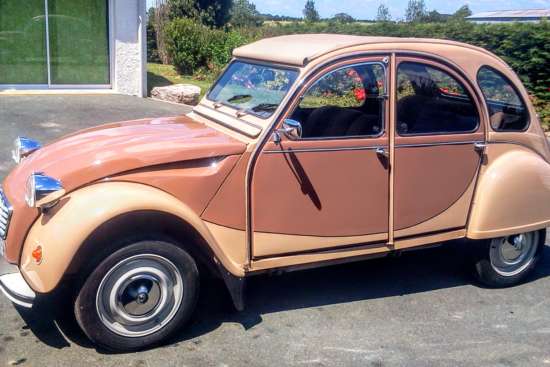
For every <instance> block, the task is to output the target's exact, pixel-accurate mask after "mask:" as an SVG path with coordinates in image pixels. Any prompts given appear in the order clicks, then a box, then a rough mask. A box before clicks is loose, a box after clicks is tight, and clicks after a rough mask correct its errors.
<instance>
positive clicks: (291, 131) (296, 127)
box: [278, 119, 302, 140]
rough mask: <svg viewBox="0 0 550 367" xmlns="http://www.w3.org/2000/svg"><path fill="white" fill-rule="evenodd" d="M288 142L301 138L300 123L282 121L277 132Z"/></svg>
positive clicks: (289, 120)
mask: <svg viewBox="0 0 550 367" xmlns="http://www.w3.org/2000/svg"><path fill="white" fill-rule="evenodd" d="M278 131H279V132H280V133H283V134H284V135H285V136H286V137H287V138H289V139H290V140H298V139H301V138H302V124H301V123H300V121H296V120H292V119H286V120H285V121H283V127H282V128H281V129H279V130H278Z"/></svg>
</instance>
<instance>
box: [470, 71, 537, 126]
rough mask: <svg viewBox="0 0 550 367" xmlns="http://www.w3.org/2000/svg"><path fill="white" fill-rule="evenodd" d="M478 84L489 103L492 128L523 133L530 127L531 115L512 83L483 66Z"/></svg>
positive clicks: (478, 75)
mask: <svg viewBox="0 0 550 367" xmlns="http://www.w3.org/2000/svg"><path fill="white" fill-rule="evenodd" d="M477 83H478V84H479V87H480V88H481V92H482V93H483V96H484V97H485V103H487V110H488V111H489V116H490V118H491V126H492V127H493V129H494V130H497V131H523V130H525V129H527V126H528V125H529V113H528V112H527V107H526V106H525V103H523V101H522V100H521V98H520V96H519V94H518V92H517V90H516V89H515V88H514V86H513V85H512V83H511V82H510V81H509V80H508V79H507V78H506V77H504V76H503V75H502V74H500V73H499V72H498V71H496V70H494V69H493V68H490V67H488V66H483V67H482V68H481V69H479V72H478V73H477Z"/></svg>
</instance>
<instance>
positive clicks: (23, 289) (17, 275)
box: [0, 257, 36, 308]
mask: <svg viewBox="0 0 550 367" xmlns="http://www.w3.org/2000/svg"><path fill="white" fill-rule="evenodd" d="M0 290H1V291H2V293H4V294H5V295H6V297H8V299H9V300H10V301H12V302H13V303H15V304H16V305H19V306H22V307H26V308H31V307H32V305H33V303H34V299H35V298H36V294H35V293H34V291H33V290H32V289H31V287H29V285H28V284H27V282H26V281H25V279H24V278H23V275H21V272H20V271H19V269H18V268H17V266H15V265H10V264H8V263H7V262H6V261H5V260H4V258H3V257H0Z"/></svg>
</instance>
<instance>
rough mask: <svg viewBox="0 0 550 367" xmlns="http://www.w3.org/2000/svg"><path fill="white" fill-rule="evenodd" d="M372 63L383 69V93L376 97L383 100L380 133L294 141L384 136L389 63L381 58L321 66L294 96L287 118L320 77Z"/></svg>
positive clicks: (305, 139) (304, 139)
mask: <svg viewBox="0 0 550 367" xmlns="http://www.w3.org/2000/svg"><path fill="white" fill-rule="evenodd" d="M374 64H377V65H380V66H382V69H383V71H384V92H385V93H384V94H383V95H380V96H378V97H377V98H376V99H378V100H379V101H381V102H383V104H382V108H381V110H382V113H381V116H380V117H381V120H382V121H381V122H382V129H381V130H380V133H378V134H376V135H346V136H325V137H312V138H299V139H296V140H295V141H324V140H352V139H365V138H368V139H376V138H380V137H382V136H384V134H386V129H387V123H386V117H387V112H386V108H387V105H388V101H389V93H388V87H389V80H388V70H389V69H388V67H389V64H386V63H384V61H383V60H377V61H355V60H352V61H351V62H350V63H349V64H345V65H340V66H337V67H335V68H329V69H328V70H327V69H323V68H321V69H320V70H319V71H318V72H317V74H315V75H314V76H313V77H312V78H311V79H310V80H309V82H308V83H307V84H306V85H305V88H304V89H303V93H300V94H299V96H298V97H297V98H296V100H297V101H298V103H297V104H296V105H295V106H294V107H293V108H292V111H290V113H288V114H287V118H290V116H292V115H293V114H294V112H295V111H296V109H297V108H299V107H300V103H301V102H302V99H303V98H304V96H305V95H306V94H307V92H309V90H310V89H311V88H312V87H313V86H315V84H317V82H318V81H319V80H321V79H322V78H324V77H325V76H327V75H329V74H331V73H334V72H336V71H339V70H343V69H348V68H352V67H354V66H361V65H374ZM365 102H366V101H365ZM283 122H284V120H283Z"/></svg>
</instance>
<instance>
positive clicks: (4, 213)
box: [0, 189, 12, 240]
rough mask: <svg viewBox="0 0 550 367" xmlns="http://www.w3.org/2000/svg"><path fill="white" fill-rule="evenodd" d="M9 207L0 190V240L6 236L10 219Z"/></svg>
mask: <svg viewBox="0 0 550 367" xmlns="http://www.w3.org/2000/svg"><path fill="white" fill-rule="evenodd" d="M11 211H12V209H11V205H10V203H9V202H8V199H7V198H6V195H4V191H2V189H0V238H2V239H3V240H5V239H6V237H7V236H8V227H9V225H10V219H11Z"/></svg>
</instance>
